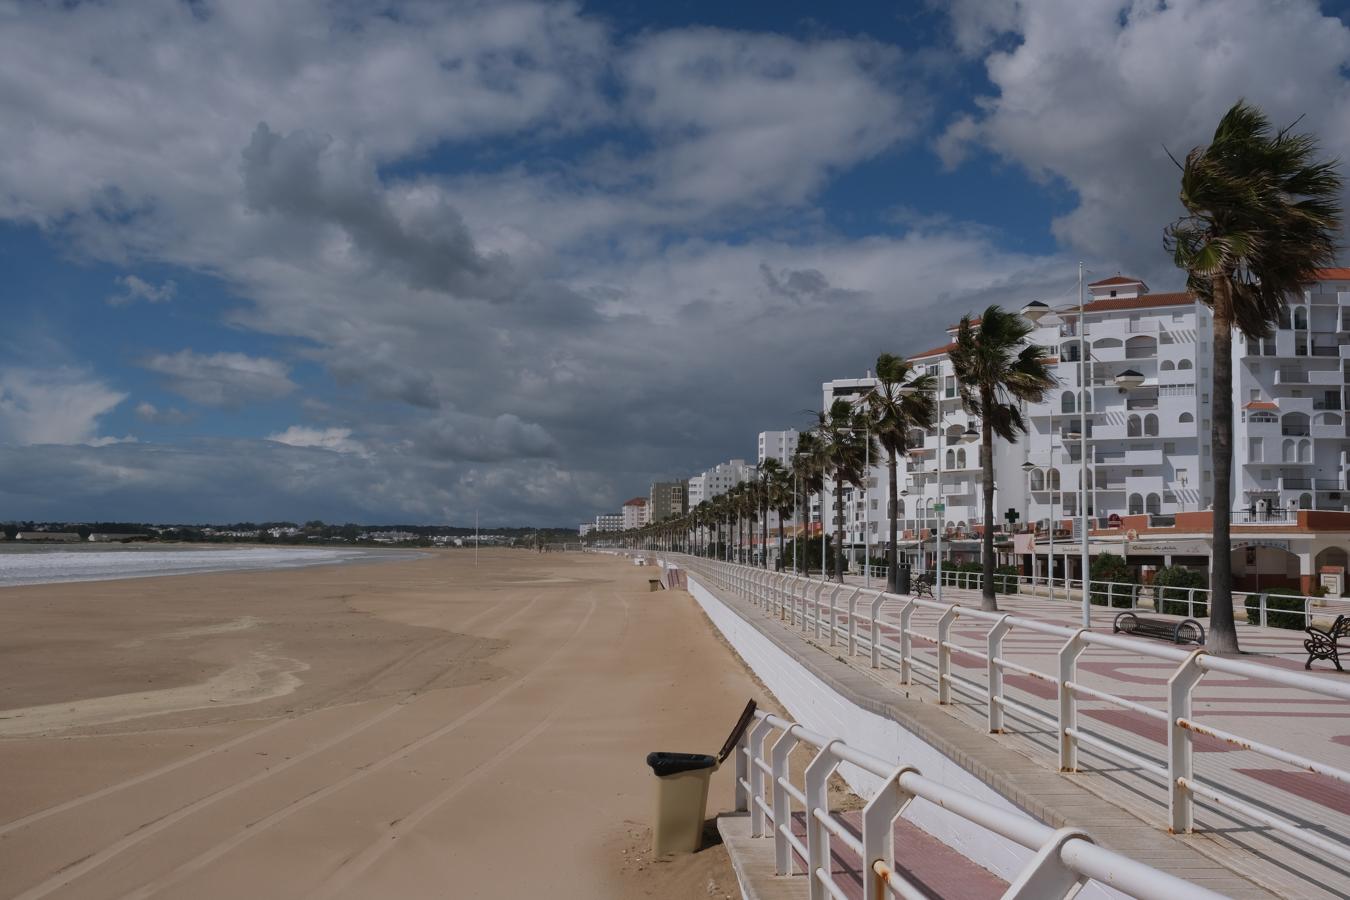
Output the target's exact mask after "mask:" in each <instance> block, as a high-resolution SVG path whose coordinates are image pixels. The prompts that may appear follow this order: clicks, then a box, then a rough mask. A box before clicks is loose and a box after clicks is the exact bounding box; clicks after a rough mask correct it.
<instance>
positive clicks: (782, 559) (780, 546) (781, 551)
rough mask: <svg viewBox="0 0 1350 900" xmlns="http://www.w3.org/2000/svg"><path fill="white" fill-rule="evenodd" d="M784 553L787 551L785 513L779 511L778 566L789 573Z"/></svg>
mask: <svg viewBox="0 0 1350 900" xmlns="http://www.w3.org/2000/svg"><path fill="white" fill-rule="evenodd" d="M784 552H785V550H784V545H783V511H782V510H781V509H780V510H779V511H778V565H780V566H781V567H782V568H783V571H787V562H786V561H785V560H786V559H787V557H786V556H784V555H783V554H784Z"/></svg>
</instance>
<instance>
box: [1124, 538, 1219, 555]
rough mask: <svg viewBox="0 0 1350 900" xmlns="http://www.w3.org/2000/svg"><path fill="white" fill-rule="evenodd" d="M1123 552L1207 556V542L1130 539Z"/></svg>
mask: <svg viewBox="0 0 1350 900" xmlns="http://www.w3.org/2000/svg"><path fill="white" fill-rule="evenodd" d="M1125 552H1126V553H1127V554H1128V553H1147V554H1149V555H1150V556H1169V555H1179V556H1208V555H1209V542H1208V541H1204V540H1179V541H1150V540H1143V541H1130V542H1129V543H1128V544H1126V545H1125Z"/></svg>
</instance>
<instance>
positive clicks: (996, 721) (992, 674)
mask: <svg viewBox="0 0 1350 900" xmlns="http://www.w3.org/2000/svg"><path fill="white" fill-rule="evenodd" d="M1011 628H1012V625H1010V624H1009V623H1008V617H1007V616H1003V617H1002V618H1001V619H999V620H998V621H997V622H995V623H994V627H993V628H990V629H989V634H988V636H987V641H986V645H985V653H986V655H988V657H989V661H988V663H987V665H988V671H989V679H988V680H989V732H990V734H1002V733H1003V666H1002V665H1000V664H999V663H998V662H997V661H996V660H998V659H999V657H1001V656H1002V655H1003V636H1004V635H1005V634H1007V633H1008V631H1009V630H1010V629H1011Z"/></svg>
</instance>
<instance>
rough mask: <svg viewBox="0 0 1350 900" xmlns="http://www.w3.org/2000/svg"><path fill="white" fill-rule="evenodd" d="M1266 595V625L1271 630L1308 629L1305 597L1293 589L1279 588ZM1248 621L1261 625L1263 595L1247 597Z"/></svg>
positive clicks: (1269, 591)
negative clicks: (1304, 610) (1304, 604)
mask: <svg viewBox="0 0 1350 900" xmlns="http://www.w3.org/2000/svg"><path fill="white" fill-rule="evenodd" d="M1262 593H1264V594H1266V595H1267V596H1266V624H1267V625H1269V626H1270V627H1271V628H1289V629H1292V630H1294V631H1303V630H1304V629H1306V628H1307V627H1308V622H1307V618H1306V617H1305V616H1304V615H1303V609H1304V607H1303V603H1304V600H1303V595H1302V594H1300V593H1299V592H1298V591H1296V590H1294V589H1293V588H1287V587H1277V588H1271V589H1270V590H1268V591H1263V592H1262ZM1277 610H1297V612H1288V611H1286V612H1277ZM1247 621H1248V622H1250V623H1252V624H1253V625H1259V624H1261V594H1248V595H1247Z"/></svg>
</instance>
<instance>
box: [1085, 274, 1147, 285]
mask: <svg viewBox="0 0 1350 900" xmlns="http://www.w3.org/2000/svg"><path fill="white" fill-rule="evenodd" d="M1113 284H1144V280H1143V279H1142V278H1126V277H1125V276H1124V275H1112V276H1111V277H1110V278H1103V279H1102V280H1101V281H1093V282H1089V283H1088V287H1090V288H1095V287H1109V286H1110V285H1113ZM1144 287H1145V288H1147V287H1148V285H1146V284H1144Z"/></svg>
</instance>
